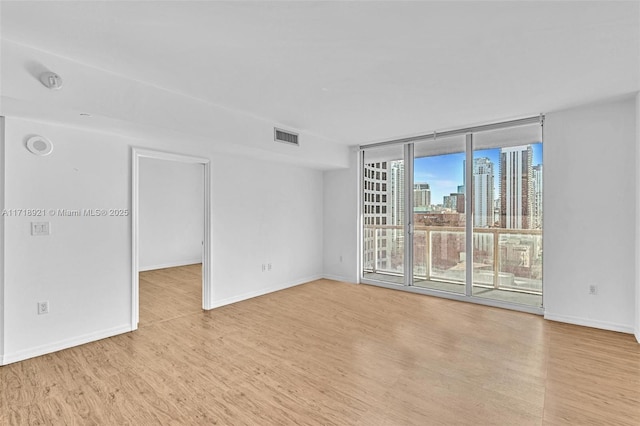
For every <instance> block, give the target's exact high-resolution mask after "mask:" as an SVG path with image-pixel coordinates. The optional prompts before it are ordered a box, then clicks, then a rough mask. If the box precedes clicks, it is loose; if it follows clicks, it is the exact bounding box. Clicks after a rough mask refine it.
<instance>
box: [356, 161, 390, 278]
mask: <svg viewBox="0 0 640 426" xmlns="http://www.w3.org/2000/svg"><path fill="white" fill-rule="evenodd" d="M389 165H390V163H389V162H388V161H382V162H377V163H368V164H365V165H364V176H363V179H362V181H363V183H362V184H363V186H364V191H363V198H364V200H363V208H364V211H363V216H364V225H365V227H364V238H363V244H364V247H363V261H364V265H365V269H366V270H372V271H375V270H378V269H382V270H385V269H387V268H388V265H389V264H390V257H391V252H390V250H389V248H390V247H391V244H390V238H391V234H390V233H389V232H388V231H387V230H386V229H384V228H383V227H384V226H386V225H389V224H391V210H390V209H389V203H390V200H391V197H390V196H389V195H390V192H391V186H390V185H389Z"/></svg>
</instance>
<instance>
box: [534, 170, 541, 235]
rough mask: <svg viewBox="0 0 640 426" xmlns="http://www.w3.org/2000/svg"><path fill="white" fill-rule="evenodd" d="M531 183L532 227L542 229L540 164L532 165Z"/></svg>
mask: <svg viewBox="0 0 640 426" xmlns="http://www.w3.org/2000/svg"><path fill="white" fill-rule="evenodd" d="M532 171H533V174H532V178H531V184H532V186H533V188H532V192H533V203H532V208H533V212H532V214H531V215H532V216H533V226H532V228H534V229H542V164H538V165H536V166H533V168H532Z"/></svg>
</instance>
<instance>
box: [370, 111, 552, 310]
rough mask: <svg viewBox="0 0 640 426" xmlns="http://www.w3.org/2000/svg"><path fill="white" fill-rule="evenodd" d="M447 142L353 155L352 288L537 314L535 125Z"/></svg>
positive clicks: (431, 139) (487, 130) (479, 131)
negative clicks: (357, 263) (355, 241)
mask: <svg viewBox="0 0 640 426" xmlns="http://www.w3.org/2000/svg"><path fill="white" fill-rule="evenodd" d="M531 121H533V120H531ZM448 133H449V134H448V135H447V136H446V137H442V136H438V135H435V134H434V135H427V136H425V137H424V138H423V139H418V138H416V139H415V140H411V141H410V142H406V141H401V142H402V143H398V144H388V145H384V146H382V147H380V146H378V147H372V148H367V147H365V148H364V149H363V152H362V169H361V171H362V222H363V228H362V259H363V261H362V265H363V267H362V281H363V282H365V283H370V284H379V285H386V286H388V285H392V286H394V287H398V288H405V289H410V290H412V291H417V292H424V293H427V294H434V295H443V296H445V297H452V298H462V299H469V300H472V301H476V302H479V303H487V304H493V305H497V306H514V307H517V306H523V307H529V308H533V309H534V310H535V309H538V308H541V307H542V212H543V205H542V170H543V168H542V131H541V125H540V123H533V124H529V123H527V125H522V124H521V125H518V126H506V125H505V126H500V125H492V126H485V127H482V128H476V129H472V130H469V129H465V131H463V132H448ZM525 310H526V309H525Z"/></svg>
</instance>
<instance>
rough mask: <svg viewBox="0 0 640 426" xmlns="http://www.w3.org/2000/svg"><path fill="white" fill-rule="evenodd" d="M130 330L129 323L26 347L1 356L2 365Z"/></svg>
mask: <svg viewBox="0 0 640 426" xmlns="http://www.w3.org/2000/svg"><path fill="white" fill-rule="evenodd" d="M130 331H131V324H127V325H122V326H119V327H114V328H111V329H108V330H103V331H99V332H97V333H90V334H85V335H83V336H78V337H74V338H71V339H65V340H61V341H59V342H55V343H50V344H48V345H42V346H37V347H35V348H30V349H25V350H22V351H18V352H14V353H12V354H4V357H3V358H0V365H7V364H11V363H14V362H18V361H24V360H25V359H29V358H35V357H37V356H41V355H46V354H50V353H52V352H57V351H61V350H63V349H69V348H72V347H74V346H80V345H84V344H85V343H90V342H95V341H96V340H101V339H106V338H107V337H112V336H116V335H118V334H123V333H128V332H130Z"/></svg>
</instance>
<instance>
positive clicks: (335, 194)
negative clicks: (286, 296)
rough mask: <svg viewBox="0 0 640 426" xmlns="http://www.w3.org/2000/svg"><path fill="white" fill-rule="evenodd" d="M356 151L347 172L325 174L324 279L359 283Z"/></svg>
mask: <svg viewBox="0 0 640 426" xmlns="http://www.w3.org/2000/svg"><path fill="white" fill-rule="evenodd" d="M357 182H358V151H357V150H356V149H355V148H354V149H353V150H352V152H351V156H350V167H349V168H348V169H339V170H327V171H325V172H324V193H323V200H324V205H323V220H324V240H323V241H324V252H323V253H324V254H323V258H324V276H325V277H326V278H330V279H334V280H338V281H347V282H352V283H356V282H358V276H359V271H358V265H359V255H358V245H357V244H358V224H357V220H356V219H357V216H358V186H357Z"/></svg>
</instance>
